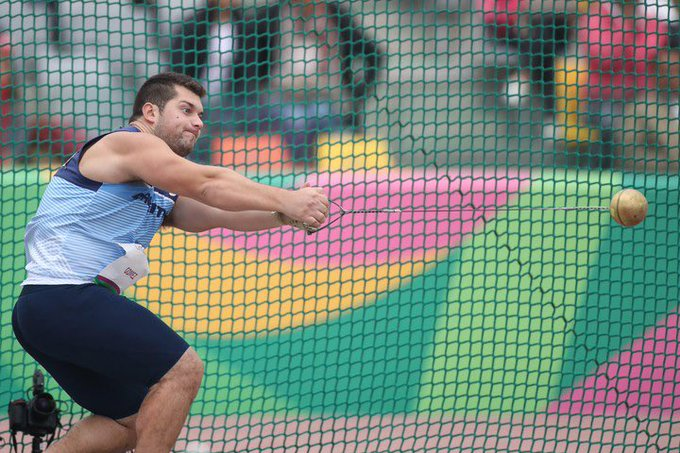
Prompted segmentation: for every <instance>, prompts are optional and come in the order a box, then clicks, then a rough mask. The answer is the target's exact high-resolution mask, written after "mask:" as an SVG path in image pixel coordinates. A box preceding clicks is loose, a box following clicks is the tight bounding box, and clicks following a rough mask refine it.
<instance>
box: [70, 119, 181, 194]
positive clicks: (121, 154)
mask: <svg viewBox="0 0 680 453" xmlns="http://www.w3.org/2000/svg"><path fill="white" fill-rule="evenodd" d="M158 153H160V155H162V156H163V155H164V156H168V155H172V154H173V153H172V151H171V150H170V149H169V148H168V147H167V145H166V144H165V142H163V140H161V139H160V138H158V137H156V136H155V135H153V134H147V133H139V132H127V131H120V132H116V133H112V134H108V135H106V136H104V137H102V138H101V139H100V140H99V141H97V142H96V143H94V144H93V145H92V146H90V148H89V149H88V150H87V151H86V152H85V153H84V154H83V156H82V157H81V160H80V172H81V173H82V174H83V176H85V177H87V178H90V179H92V180H95V181H101V182H106V183H111V184H119V183H125V182H133V181H139V180H140V178H139V177H138V176H137V175H136V172H135V171H134V168H133V167H134V166H135V165H143V163H144V162H145V161H146V160H147V159H146V157H147V155H148V154H158ZM170 157H172V156H170Z"/></svg>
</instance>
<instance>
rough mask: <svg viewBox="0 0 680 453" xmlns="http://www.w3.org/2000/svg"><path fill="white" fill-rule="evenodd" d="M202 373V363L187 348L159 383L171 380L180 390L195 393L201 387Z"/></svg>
mask: <svg viewBox="0 0 680 453" xmlns="http://www.w3.org/2000/svg"><path fill="white" fill-rule="evenodd" d="M204 371H205V366H204V365H203V361H202V360H201V358H200V357H199V356H198V354H197V353H196V351H195V350H194V349H193V348H189V349H187V351H186V352H185V353H184V354H183V355H182V357H181V358H180V359H179V361H178V362H177V363H176V364H175V366H173V367H172V369H171V370H170V371H168V373H167V374H166V375H165V376H164V377H163V379H161V381H163V380H171V381H173V382H175V383H177V384H179V385H180V386H181V388H182V389H184V390H186V391H188V392H193V393H196V392H198V389H199V387H200V386H201V381H202V380H203V373H204Z"/></svg>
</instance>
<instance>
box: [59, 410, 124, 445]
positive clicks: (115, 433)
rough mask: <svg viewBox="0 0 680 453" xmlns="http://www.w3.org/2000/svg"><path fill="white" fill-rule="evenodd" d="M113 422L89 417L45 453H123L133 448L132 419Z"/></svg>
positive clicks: (108, 419) (97, 417)
mask: <svg viewBox="0 0 680 453" xmlns="http://www.w3.org/2000/svg"><path fill="white" fill-rule="evenodd" d="M133 417H134V416H133ZM133 417H128V419H129V421H130V422H131V423H128V424H129V425H131V426H129V427H126V424H125V423H123V422H127V421H128V419H123V420H119V421H115V420H113V419H111V418H108V417H102V416H100V415H91V416H89V417H86V418H84V419H82V420H81V421H79V422H78V423H76V424H75V425H74V426H73V427H71V429H70V430H69V431H68V432H67V433H66V435H64V437H62V438H61V439H59V440H58V441H57V442H55V443H54V444H52V445H50V446H49V447H48V448H47V450H46V452H47V453H72V452H78V453H90V452H92V453H98V452H101V453H123V452H125V451H128V450H132V449H133V448H134V447H135V437H136V435H135V430H134V418H133Z"/></svg>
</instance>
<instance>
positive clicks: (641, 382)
mask: <svg viewBox="0 0 680 453" xmlns="http://www.w3.org/2000/svg"><path fill="white" fill-rule="evenodd" d="M678 321H679V319H678V314H677V313H676V314H672V315H670V316H669V317H668V318H666V319H665V320H664V321H663V322H662V323H661V324H659V325H658V326H656V327H654V328H652V329H651V330H650V331H649V332H648V333H647V334H646V335H645V336H644V337H643V338H641V339H638V340H636V341H634V342H633V344H632V345H631V347H630V348H627V349H626V350H624V351H623V352H621V353H620V354H619V355H618V356H617V357H614V358H613V359H612V360H611V361H609V362H608V363H606V364H604V365H603V366H601V367H600V368H599V369H598V370H597V372H596V373H595V374H594V375H593V376H590V377H588V378H586V380H585V381H584V382H583V384H581V385H580V386H578V387H576V388H574V389H572V390H571V391H570V392H568V393H567V394H565V395H564V396H563V397H562V398H561V399H560V401H558V402H556V403H555V404H553V405H552V406H551V408H550V412H551V413H560V414H583V415H587V414H589V415H602V414H604V415H629V416H630V415H633V414H634V415H637V416H649V415H654V416H655V417H663V418H670V417H672V416H673V415H674V414H677V411H678V410H680V357H679V356H680V343H679V342H678V329H679V327H680V324H679V322H678Z"/></svg>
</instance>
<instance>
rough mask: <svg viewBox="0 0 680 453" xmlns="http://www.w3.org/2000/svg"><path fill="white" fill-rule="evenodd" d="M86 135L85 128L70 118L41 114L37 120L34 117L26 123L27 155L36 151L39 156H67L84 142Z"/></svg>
mask: <svg viewBox="0 0 680 453" xmlns="http://www.w3.org/2000/svg"><path fill="white" fill-rule="evenodd" d="M86 137H87V134H86V133H85V130H84V129H82V128H78V127H77V126H75V125H74V124H73V122H72V121H70V120H68V119H65V118H62V117H60V116H59V115H52V116H47V115H42V116H41V117H39V118H38V120H37V122H36V121H35V119H34V120H33V121H29V124H28V137H27V138H28V142H29V143H30V144H31V149H30V151H29V155H32V154H34V153H35V152H36V151H37V153H38V155H40V156H54V157H59V156H68V155H69V154H73V153H74V152H75V151H76V149H77V148H78V145H80V144H82V143H83V142H85V139H86Z"/></svg>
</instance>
